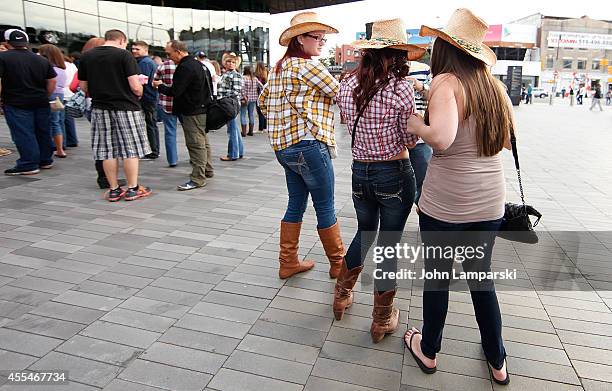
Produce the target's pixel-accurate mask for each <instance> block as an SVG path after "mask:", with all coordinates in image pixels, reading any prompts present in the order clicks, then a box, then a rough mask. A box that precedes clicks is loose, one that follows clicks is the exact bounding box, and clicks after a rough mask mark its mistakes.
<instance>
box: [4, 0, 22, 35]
mask: <svg viewBox="0 0 612 391" xmlns="http://www.w3.org/2000/svg"><path fill="white" fill-rule="evenodd" d="M5 26H7V27H9V26H10V27H20V28H23V5H22V3H21V1H15V0H0V29H2V30H4V29H5V28H6V27H5Z"/></svg>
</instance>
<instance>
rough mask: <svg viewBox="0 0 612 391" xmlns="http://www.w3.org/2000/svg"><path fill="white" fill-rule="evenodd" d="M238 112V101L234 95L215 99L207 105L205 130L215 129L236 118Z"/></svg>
mask: <svg viewBox="0 0 612 391" xmlns="http://www.w3.org/2000/svg"><path fill="white" fill-rule="evenodd" d="M239 112H240V102H239V101H238V98H236V97H235V96H226V97H225V98H220V99H215V100H213V101H212V103H211V104H210V105H208V112H207V113H206V130H207V131H208V130H217V129H219V128H221V127H222V126H223V125H225V124H227V123H228V122H229V121H231V120H232V119H234V118H236V116H237V115H238V113H239Z"/></svg>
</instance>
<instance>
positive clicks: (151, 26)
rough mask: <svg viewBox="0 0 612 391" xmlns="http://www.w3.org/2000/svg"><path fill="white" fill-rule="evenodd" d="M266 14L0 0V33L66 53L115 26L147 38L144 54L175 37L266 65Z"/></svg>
mask: <svg viewBox="0 0 612 391" xmlns="http://www.w3.org/2000/svg"><path fill="white" fill-rule="evenodd" d="M266 17H267V14H248V15H247V14H242V13H237V12H229V11H213V10H200V9H190V8H173V7H158V6H151V5H144V4H131V3H124V2H115V1H101V0H38V1H29V0H0V33H2V34H3V33H4V30H6V29H9V28H20V29H23V30H24V31H26V32H27V33H28V36H29V38H30V43H31V46H32V48H34V49H35V48H36V47H37V46H38V45H41V44H44V43H52V44H54V45H57V46H59V47H60V48H61V49H63V50H64V51H65V52H66V53H72V52H78V51H80V50H81V48H82V47H83V44H84V43H85V42H86V41H87V40H88V39H89V38H91V37H93V36H96V37H99V36H103V35H104V32H105V31H107V30H110V29H119V30H121V31H123V32H124V33H125V34H126V35H127V36H128V38H129V40H130V41H136V40H141V41H145V42H147V43H148V44H149V45H150V49H149V51H150V53H152V54H160V55H162V57H163V48H164V46H165V44H166V42H168V41H169V40H171V39H179V40H181V41H184V42H186V43H187V46H188V47H189V51H190V52H192V53H195V52H196V51H199V50H202V51H204V52H205V53H206V54H207V55H208V57H209V58H211V59H216V60H220V59H221V56H222V55H223V53H225V52H229V51H231V52H235V53H238V54H240V55H241V57H242V62H243V64H252V63H255V62H257V61H263V62H264V63H266V64H269V62H270V58H269V32H270V29H269V23H268V22H266V21H265V18H266ZM0 36H3V35H0Z"/></svg>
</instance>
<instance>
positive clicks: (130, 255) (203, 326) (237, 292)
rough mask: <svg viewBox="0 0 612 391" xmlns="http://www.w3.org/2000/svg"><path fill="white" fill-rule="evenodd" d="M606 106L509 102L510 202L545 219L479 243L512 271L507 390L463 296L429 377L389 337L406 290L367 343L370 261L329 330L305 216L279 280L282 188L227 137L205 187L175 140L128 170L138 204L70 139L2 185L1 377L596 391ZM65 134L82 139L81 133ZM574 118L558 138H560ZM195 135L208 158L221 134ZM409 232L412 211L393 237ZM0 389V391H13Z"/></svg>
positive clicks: (409, 308)
mask: <svg viewBox="0 0 612 391" xmlns="http://www.w3.org/2000/svg"><path fill="white" fill-rule="evenodd" d="M611 113H612V112H610V111H609V110H608V111H605V112H603V113H590V112H588V110H584V107H566V106H561V105H555V106H552V107H550V106H548V105H544V104H537V103H536V104H534V105H531V106H526V107H525V106H521V107H519V108H517V111H516V116H517V121H518V126H517V129H518V131H517V133H518V135H519V148H520V149H521V166H522V168H523V171H522V176H523V181H524V186H525V191H526V194H527V201H528V202H529V203H532V204H533V205H534V206H536V207H537V208H538V209H539V210H540V212H542V213H543V214H544V218H543V219H542V222H541V223H540V225H539V226H538V229H539V230H540V236H541V241H540V243H539V244H538V246H529V245H522V244H518V243H510V242H506V241H504V240H498V241H497V244H496V247H495V250H494V256H493V263H492V266H493V269H495V270H497V269H505V268H516V269H517V270H518V276H519V279H518V280H516V281H508V282H504V283H500V284H498V286H497V290H498V298H499V302H500V308H501V311H502V316H503V322H504V330H503V335H504V340H505V346H506V350H507V353H508V366H509V371H510V373H511V376H512V382H511V384H510V386H508V387H499V386H497V385H495V384H494V383H493V382H492V381H491V378H490V374H489V371H488V369H487V366H486V361H485V358H484V354H483V352H482V349H481V347H480V343H479V342H480V335H479V332H478V326H477V324H476V322H475V318H474V315H473V308H472V304H471V298H470V295H469V293H467V292H451V293H450V301H449V313H448V317H447V321H446V327H445V334H444V340H443V347H442V351H441V353H440V355H439V357H438V359H439V366H438V368H439V370H438V372H437V373H436V374H435V375H432V376H427V375H424V374H422V373H421V372H420V370H419V369H418V368H417V367H416V364H415V362H414V360H413V359H412V357H411V356H410V354H409V353H408V352H407V351H406V350H405V349H404V346H403V342H402V338H401V337H402V333H403V330H404V326H405V325H406V324H408V325H410V326H412V325H416V326H420V324H421V322H422V284H419V282H418V281H416V282H410V281H402V282H400V287H401V288H400V290H399V292H398V295H397V300H396V306H397V307H398V308H399V309H400V311H401V327H400V329H399V330H398V331H397V332H395V333H394V334H392V335H389V336H387V337H386V338H385V339H384V340H383V341H382V342H381V343H379V344H376V345H374V344H372V342H371V339H370V337H369V325H370V321H371V318H370V316H371V311H372V300H373V296H372V293H371V292H372V278H371V276H369V275H368V274H367V272H369V271H371V270H372V265H366V272H365V273H364V274H362V277H361V279H360V281H359V282H358V283H357V285H356V287H355V300H354V304H353V306H352V308H350V309H349V310H347V313H346V314H345V316H344V318H343V320H342V321H340V322H337V321H335V320H334V318H333V314H332V312H331V307H330V305H331V302H332V292H333V286H334V282H333V280H330V279H329V276H328V275H327V271H328V265H327V260H326V257H325V254H324V250H323V248H322V246H321V243H320V242H319V238H318V235H317V233H316V218H315V215H314V211H313V210H312V207H309V208H308V210H307V213H306V215H305V217H304V223H303V225H302V237H301V241H300V249H299V254H300V256H302V257H308V258H309V259H313V260H314V261H315V262H316V263H315V268H314V269H313V270H312V271H310V272H308V273H304V274H302V275H299V276H296V277H293V278H291V279H289V280H280V279H279V278H278V275H277V256H278V240H279V226H278V225H279V219H280V218H282V216H283V213H284V208H285V206H286V187H285V183H284V174H283V171H282V168H281V167H280V166H279V165H278V163H277V162H276V160H275V158H274V155H273V153H272V152H271V150H270V148H269V146H268V143H267V138H266V136H265V134H256V135H255V136H254V137H247V138H246V139H245V143H246V144H245V145H246V151H247V152H246V158H245V159H244V160H241V161H238V162H235V163H223V162H219V161H217V162H215V163H214V166H215V177H214V178H213V179H211V180H210V182H209V184H208V186H206V187H205V188H203V189H200V190H195V191H192V192H186V193H180V192H176V191H175V190H174V189H175V186H176V185H177V184H179V183H182V182H184V180H185V179H186V178H187V177H188V173H189V172H190V168H189V165H188V161H187V160H188V157H187V152H186V149H185V148H184V140H183V138H182V136H181V135H180V133H181V132H179V146H180V162H179V165H178V167H176V168H173V169H170V168H167V167H165V163H164V162H163V159H159V160H157V161H142V162H141V183H143V184H146V185H150V186H152V187H153V190H154V193H153V195H152V196H151V197H149V198H147V199H144V200H138V201H136V202H133V203H125V202H119V203H115V204H110V203H108V202H105V201H104V200H103V199H102V197H101V194H102V192H101V191H100V190H99V189H98V188H97V187H96V186H95V180H94V175H95V173H94V170H93V163H92V162H91V151H90V150H89V148H88V147H87V145H86V144H87V142H86V141H83V143H82V146H80V147H78V148H71V149H68V154H69V157H68V158H67V159H63V160H61V161H59V160H58V161H57V162H56V163H55V167H54V168H53V169H52V170H49V171H45V172H43V173H41V174H39V175H37V176H35V177H29V178H18V177H17V178H14V177H1V178H0V369H14V370H34V371H35V370H45V369H51V367H57V368H59V367H61V368H63V369H68V370H70V377H71V383H70V384H69V385H66V386H37V388H36V389H40V390H61V391H70V390H77V391H81V390H82V391H93V390H105V391H159V390H172V391H174V390H200V391H201V390H211V391H225V390H239V391H245V390H257V391H262V390H265V391H268V390H270V391H274V390H282V391H285V390H286V391H292V390H296V391H297V390H307V391H320V390H326V391H327V390H329V391H335V390H337V391H349V390H350V391H373V390H378V391H380V390H394V391H398V390H401V391H428V390H440V391H441V390H444V391H446V390H453V391H456V390H459V391H460V390H470V391H473V390H487V391H492V390H496V391H497V390H521V391H522V390H532V389H533V390H535V389H537V390H551V391H561V390H563V391H565V390H567V391H575V390H586V391H602V390H606V391H607V390H609V389H612V360H611V359H610V357H611V356H612V328H611V327H610V326H611V325H612V310H611V308H612V272H610V271H609V265H610V259H612V256H611V255H612V223H611V221H612V214H611V212H610V211H611V210H612V199H611V198H610V197H609V194H611V193H612V169H611V167H612V165H611V163H612V161H611V160H610V159H611V158H610V156H608V155H606V154H602V153H598V152H597V151H601V146H602V145H611V144H612V133H610V132H609V124H610V123H612V121H611V119H612V114H611ZM77 124H78V131H79V136H80V137H81V140H87V139H88V137H89V129H88V124H87V123H86V122H85V121H83V120H77ZM585 124H589V125H588V126H587V128H586V129H588V130H584V131H581V133H580V142H579V143H577V142H576V135H575V133H574V132H573V131H571V130H572V129H585ZM337 129H338V131H337V132H338V139H339V144H340V147H341V151H344V152H343V153H341V156H340V157H339V158H338V159H337V160H336V161H335V162H334V169H335V173H336V196H335V204H336V208H337V212H338V216H339V220H340V224H341V226H342V235H343V238H344V240H345V242H346V243H347V244H348V243H349V242H350V240H351V239H352V236H353V234H354V232H355V229H356V226H357V222H356V218H355V213H354V208H353V205H352V201H351V189H350V187H351V184H350V159H349V156H348V154H347V151H348V150H349V138H348V137H347V134H346V131H345V128H344V126H341V125H340V124H339V123H338V124H337ZM7 134H8V132H6V125H5V123H4V121H0V146H3V147H11V145H10V140H9V139H8V137H7ZM209 136H210V140H211V144H212V148H213V155H214V156H217V155H220V153H219V151H224V150H225V148H226V145H227V139H226V135H225V132H224V131H223V130H220V131H218V132H211V133H209ZM162 156H163V153H162ZM578 157H579V158H578ZM14 158H15V154H13V155H9V156H7V157H3V158H0V166H1V167H2V168H3V169H5V168H8V167H10V166H11V165H12V162H13V159H14ZM503 159H504V167H505V174H506V183H507V198H508V199H509V200H513V201H517V200H518V199H519V198H518V184H517V180H516V177H515V172H514V169H513V167H512V160H511V156H510V154H509V153H507V152H506V153H504V157H503ZM66 189H70V190H71V193H70V196H69V197H67V193H66ZM416 227H417V219H416V215H415V214H414V213H412V214H411V215H410V217H409V220H408V223H407V235H406V240H407V241H413V240H416V239H417V236H416V235H415V233H414V230H415V228H416ZM405 266H406V267H414V266H410V265H405ZM416 267H420V265H419V264H417V265H416ZM555 281H556V282H555ZM553 284H556V286H555V285H553ZM560 287H561V288H560ZM5 382H6V378H3V377H2V378H0V390H2V391H4V390H18V391H19V390H23V389H24V388H23V387H21V388H20V387H18V386H12V385H8V384H5Z"/></svg>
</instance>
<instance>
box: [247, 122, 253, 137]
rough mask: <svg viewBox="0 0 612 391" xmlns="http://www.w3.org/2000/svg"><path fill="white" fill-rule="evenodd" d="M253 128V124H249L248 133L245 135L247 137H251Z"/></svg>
mask: <svg viewBox="0 0 612 391" xmlns="http://www.w3.org/2000/svg"><path fill="white" fill-rule="evenodd" d="M254 127H255V124H249V133H247V134H248V135H249V136H252V135H253V128H254Z"/></svg>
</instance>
